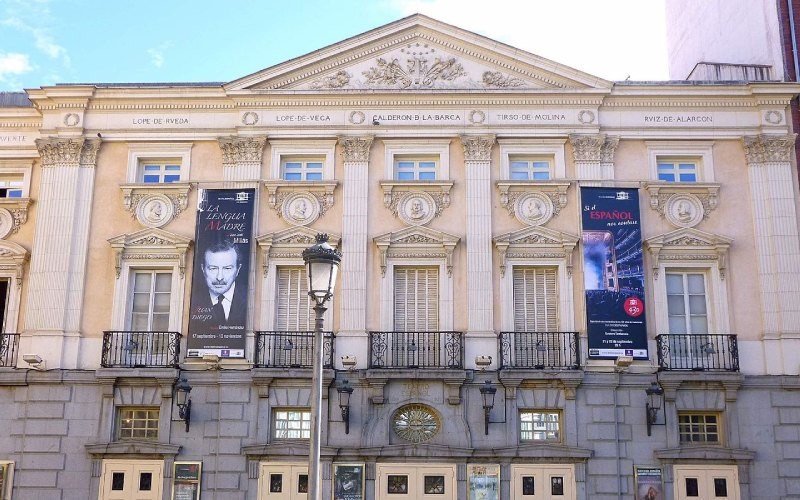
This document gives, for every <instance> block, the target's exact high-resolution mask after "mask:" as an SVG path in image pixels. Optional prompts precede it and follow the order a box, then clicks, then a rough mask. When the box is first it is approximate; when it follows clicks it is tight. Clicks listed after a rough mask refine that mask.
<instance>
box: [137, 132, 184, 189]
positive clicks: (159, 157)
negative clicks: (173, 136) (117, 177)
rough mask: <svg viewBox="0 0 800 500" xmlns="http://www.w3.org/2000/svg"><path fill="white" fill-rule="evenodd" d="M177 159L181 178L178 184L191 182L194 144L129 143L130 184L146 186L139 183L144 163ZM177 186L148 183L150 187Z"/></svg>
mask: <svg viewBox="0 0 800 500" xmlns="http://www.w3.org/2000/svg"><path fill="white" fill-rule="evenodd" d="M173 158H177V159H179V160H180V165H181V170H180V175H181V178H180V180H179V181H177V183H184V182H189V173H190V172H191V162H192V143H191V142H175V143H128V176H127V183H128V184H144V182H140V181H139V166H140V165H141V164H142V162H145V161H148V160H153V161H163V160H167V159H168V160H172V159H173ZM170 184H176V183H175V182H170V183H163V182H159V183H148V184H147V185H150V186H162V185H170Z"/></svg>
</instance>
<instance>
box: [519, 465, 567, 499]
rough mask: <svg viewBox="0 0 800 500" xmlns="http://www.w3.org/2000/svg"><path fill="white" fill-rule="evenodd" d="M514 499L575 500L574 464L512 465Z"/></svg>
mask: <svg viewBox="0 0 800 500" xmlns="http://www.w3.org/2000/svg"><path fill="white" fill-rule="evenodd" d="M511 491H512V495H511V498H512V500H575V468H574V466H572V465H512V466H511Z"/></svg>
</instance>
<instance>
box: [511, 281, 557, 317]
mask: <svg viewBox="0 0 800 500" xmlns="http://www.w3.org/2000/svg"><path fill="white" fill-rule="evenodd" d="M557 276H558V273H557V269H556V268H552V267H514V330H515V331H518V332H555V331H558V280H557Z"/></svg>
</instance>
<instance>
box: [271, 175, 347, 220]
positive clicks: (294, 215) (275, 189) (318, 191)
mask: <svg viewBox="0 0 800 500" xmlns="http://www.w3.org/2000/svg"><path fill="white" fill-rule="evenodd" d="M337 184H338V183H337V182H336V181H284V180H279V181H264V187H266V188H267V195H268V203H269V206H270V207H271V208H273V209H275V211H276V212H278V214H279V215H280V216H281V218H283V220H285V221H286V222H288V223H289V224H292V225H299V226H304V225H308V224H311V223H313V222H314V221H315V220H317V219H318V218H319V217H321V216H322V215H324V214H325V212H327V211H328V209H330V208H331V207H332V206H333V203H334V197H333V192H334V190H335V189H336V186H337Z"/></svg>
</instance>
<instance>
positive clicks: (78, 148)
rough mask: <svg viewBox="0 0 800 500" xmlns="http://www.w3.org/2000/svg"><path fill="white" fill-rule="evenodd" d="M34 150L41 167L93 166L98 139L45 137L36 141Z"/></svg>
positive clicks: (98, 146)
mask: <svg viewBox="0 0 800 500" xmlns="http://www.w3.org/2000/svg"><path fill="white" fill-rule="evenodd" d="M36 148H37V149H38V150H39V156H41V158H42V166H43V167H56V166H62V165H73V166H74V165H86V166H94V165H95V162H96V160H97V151H98V149H100V140H99V139H84V138H83V137H73V138H69V139H67V138H63V137H45V138H41V139H36Z"/></svg>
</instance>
